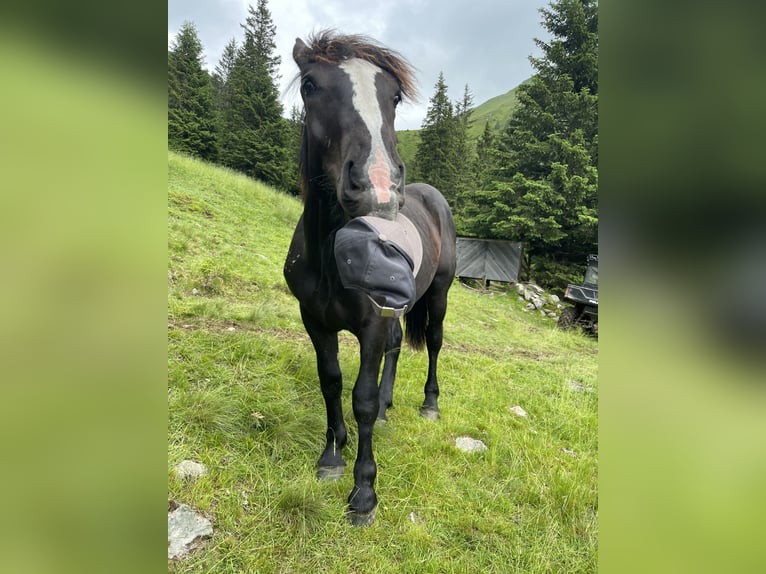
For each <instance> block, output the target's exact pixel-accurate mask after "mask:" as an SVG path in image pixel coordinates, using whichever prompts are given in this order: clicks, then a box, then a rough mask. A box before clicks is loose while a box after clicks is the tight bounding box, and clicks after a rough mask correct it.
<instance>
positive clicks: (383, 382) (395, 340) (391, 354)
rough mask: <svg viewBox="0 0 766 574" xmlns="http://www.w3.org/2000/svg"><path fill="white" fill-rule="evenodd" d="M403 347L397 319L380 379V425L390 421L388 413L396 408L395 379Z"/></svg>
mask: <svg viewBox="0 0 766 574" xmlns="http://www.w3.org/2000/svg"><path fill="white" fill-rule="evenodd" d="M401 347H402V325H401V323H400V322H399V320H398V319H397V320H395V321H393V323H392V325H391V332H390V333H389V335H388V339H387V340H386V350H385V358H384V361H383V374H382V375H381V377H380V396H379V408H378V420H377V422H378V423H385V422H386V421H387V420H388V418H387V417H386V411H387V410H388V409H389V408H391V407H392V406H394V379H395V378H396V365H397V363H398V362H399V352H400V351H401Z"/></svg>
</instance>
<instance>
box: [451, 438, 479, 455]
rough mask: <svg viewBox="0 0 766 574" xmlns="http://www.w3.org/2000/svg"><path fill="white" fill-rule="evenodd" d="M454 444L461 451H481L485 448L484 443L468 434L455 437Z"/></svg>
mask: <svg viewBox="0 0 766 574" xmlns="http://www.w3.org/2000/svg"><path fill="white" fill-rule="evenodd" d="M455 446H456V447H457V448H458V449H460V450H462V451H463V452H482V451H484V450H487V445H486V444H484V443H483V442H481V441H480V440H478V439H475V438H471V437H469V436H460V437H458V438H456V439H455Z"/></svg>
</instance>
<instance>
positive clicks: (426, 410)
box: [420, 407, 439, 421]
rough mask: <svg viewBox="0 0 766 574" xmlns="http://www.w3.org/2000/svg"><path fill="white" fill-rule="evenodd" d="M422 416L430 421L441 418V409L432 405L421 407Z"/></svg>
mask: <svg viewBox="0 0 766 574" xmlns="http://www.w3.org/2000/svg"><path fill="white" fill-rule="evenodd" d="M420 416H421V417H423V418H424V419H428V420H429V421H436V420H439V411H437V410H436V409H432V408H431V407H420Z"/></svg>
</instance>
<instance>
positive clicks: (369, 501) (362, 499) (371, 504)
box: [347, 486, 378, 526]
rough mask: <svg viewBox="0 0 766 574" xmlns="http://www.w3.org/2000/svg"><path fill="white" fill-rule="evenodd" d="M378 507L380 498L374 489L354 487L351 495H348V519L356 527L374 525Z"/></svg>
mask: <svg viewBox="0 0 766 574" xmlns="http://www.w3.org/2000/svg"><path fill="white" fill-rule="evenodd" d="M377 506H378V497H377V495H376V494H375V490H374V489H373V488H372V487H370V486H363V487H361V488H360V487H358V486H354V488H353V490H352V491H351V494H349V495H348V511H347V515H348V518H349V520H350V521H351V523H352V524H354V526H366V525H368V524H372V521H373V520H374V519H375V509H376V508H377Z"/></svg>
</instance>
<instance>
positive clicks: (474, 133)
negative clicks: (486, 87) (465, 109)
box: [468, 86, 518, 139]
mask: <svg viewBox="0 0 766 574" xmlns="http://www.w3.org/2000/svg"><path fill="white" fill-rule="evenodd" d="M516 90H518V86H517V87H515V88H513V89H512V90H509V91H508V92H506V93H504V94H502V95H499V96H495V97H494V98H490V99H489V100H487V101H486V102H484V103H483V104H481V105H479V106H476V107H475V108H474V109H473V111H472V112H471V121H472V122H473V125H472V126H471V129H470V130H469V131H468V135H469V136H470V137H472V138H474V139H476V138H478V137H479V136H480V135H481V134H482V132H483V131H484V124H486V123H487V122H489V127H490V128H491V129H493V130H495V131H500V130H502V129H503V128H504V127H505V126H506V125H507V124H508V121H509V120H510V119H511V115H512V114H513V110H515V109H516V106H517V105H518V99H517V97H516Z"/></svg>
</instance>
